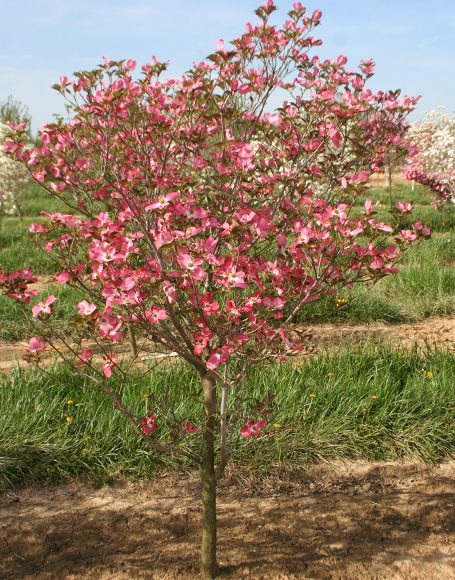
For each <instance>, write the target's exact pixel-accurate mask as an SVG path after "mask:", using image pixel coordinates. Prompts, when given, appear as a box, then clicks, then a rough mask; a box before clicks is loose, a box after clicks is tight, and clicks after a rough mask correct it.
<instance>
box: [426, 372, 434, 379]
mask: <svg viewBox="0 0 455 580" xmlns="http://www.w3.org/2000/svg"><path fill="white" fill-rule="evenodd" d="M427 378H429V379H432V378H433V373H432V371H427Z"/></svg>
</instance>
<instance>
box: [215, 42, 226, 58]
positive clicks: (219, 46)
mask: <svg viewBox="0 0 455 580" xmlns="http://www.w3.org/2000/svg"><path fill="white" fill-rule="evenodd" d="M216 51H217V52H222V53H223V54H224V53H225V52H226V49H225V48H224V40H223V39H222V38H220V40H218V42H217V43H216Z"/></svg>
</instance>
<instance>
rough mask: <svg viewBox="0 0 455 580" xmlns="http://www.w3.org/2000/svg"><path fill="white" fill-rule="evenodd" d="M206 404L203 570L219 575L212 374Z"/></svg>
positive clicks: (204, 380) (207, 574) (205, 383)
mask: <svg viewBox="0 0 455 580" xmlns="http://www.w3.org/2000/svg"><path fill="white" fill-rule="evenodd" d="M202 388H203V391H204V405H205V413H206V419H205V426H204V432H203V434H202V465H201V482H202V549H201V573H202V575H203V576H204V577H206V578H216V576H217V575H218V573H219V567H218V563H217V560H216V479H215V423H216V383H215V381H214V380H213V379H212V378H210V377H207V376H205V377H203V378H202Z"/></svg>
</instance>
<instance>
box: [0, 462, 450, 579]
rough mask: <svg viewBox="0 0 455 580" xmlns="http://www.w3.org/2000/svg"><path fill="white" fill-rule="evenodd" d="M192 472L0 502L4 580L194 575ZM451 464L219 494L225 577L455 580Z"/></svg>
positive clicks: (230, 486)
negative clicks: (6, 579) (152, 479)
mask: <svg viewBox="0 0 455 580" xmlns="http://www.w3.org/2000/svg"><path fill="white" fill-rule="evenodd" d="M199 491H200V489H199V482H198V478H197V475H195V474H189V475H188V474H181V475H175V474H174V475H169V474H164V475H161V476H159V477H158V478H157V479H156V480H155V481H153V482H141V483H126V482H123V483H117V484H116V485H114V486H112V487H103V488H101V489H96V488H94V487H93V486H92V485H89V484H84V483H71V484H69V485H66V486H60V487H47V488H38V489H25V490H21V491H17V492H15V493H12V492H4V493H3V494H1V495H0V514H1V515H0V577H1V578H8V579H13V578H14V579H15V578H17V579H19V578H20V579H28V578H40V579H47V578H49V579H51V578H52V579H54V578H59V579H67V578H68V579H75V578H96V579H107V578H110V579H114V580H117V579H124V578H125V579H126V578H149V579H160V580H166V579H169V580H170V579H177V578H178V579H190V578H196V577H197V571H198V550H199V526H200V507H199ZM454 505H455V462H452V463H447V464H443V465H441V466H438V467H433V468H428V467H424V466H421V465H415V464H396V463H390V464H362V463H353V464H340V463H337V464H331V465H322V466H321V465H319V466H313V467H311V468H309V469H308V471H300V472H298V473H296V472H293V473H292V474H284V476H283V477H282V478H280V477H278V476H277V477H276V478H272V479H266V480H261V479H254V478H251V477H245V479H242V478H239V477H237V479H236V481H233V480H232V478H231V481H229V478H228V480H227V481H226V482H225V483H224V484H223V485H222V486H221V488H220V493H219V502H218V511H219V558H220V564H221V565H222V567H223V569H222V575H223V576H225V577H229V578H255V579H260V578H264V579H265V578H267V579H277V580H278V579H281V580H285V579H294V578H317V579H319V578H321V579H325V578H327V579H329V578H330V579H339V580H341V579H381V580H382V579H403V580H404V579H406V580H408V579H414V580H432V579H434V580H442V579H444V580H450V579H453V578H455V511H454V509H453V508H454Z"/></svg>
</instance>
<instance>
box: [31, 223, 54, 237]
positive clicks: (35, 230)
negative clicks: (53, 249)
mask: <svg viewBox="0 0 455 580" xmlns="http://www.w3.org/2000/svg"><path fill="white" fill-rule="evenodd" d="M28 231H29V232H30V233H31V234H46V233H47V232H48V231H49V230H48V229H47V228H45V227H44V226H43V225H42V224H39V223H34V224H32V225H31V226H30V227H29V228H28Z"/></svg>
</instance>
